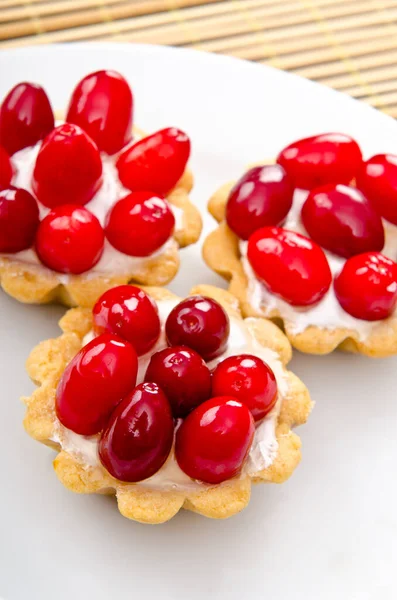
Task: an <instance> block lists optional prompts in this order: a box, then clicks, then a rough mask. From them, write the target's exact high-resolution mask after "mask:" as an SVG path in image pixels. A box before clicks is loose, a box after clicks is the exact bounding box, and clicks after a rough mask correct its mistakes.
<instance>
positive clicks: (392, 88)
mask: <svg viewBox="0 0 397 600" xmlns="http://www.w3.org/2000/svg"><path fill="white" fill-rule="evenodd" d="M371 90H372V92H373V93H374V94H376V95H378V96H379V95H380V94H383V93H385V92H397V81H396V79H394V78H393V79H392V80H391V81H379V82H378V83H372V84H371ZM343 91H344V93H345V94H349V96H353V97H354V98H363V97H364V96H365V93H364V92H363V89H362V88H361V87H360V86H357V85H353V86H350V87H347V88H344V90H343Z"/></svg>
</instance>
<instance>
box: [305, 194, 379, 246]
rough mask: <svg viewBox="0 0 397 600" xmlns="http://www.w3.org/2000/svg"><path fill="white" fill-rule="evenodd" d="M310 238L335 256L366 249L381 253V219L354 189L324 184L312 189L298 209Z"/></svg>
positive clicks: (368, 202)
mask: <svg viewBox="0 0 397 600" xmlns="http://www.w3.org/2000/svg"><path fill="white" fill-rule="evenodd" d="M302 221H303V225H304V226H305V228H306V230H307V232H308V234H309V235H310V237H311V238H312V239H313V240H314V241H315V242H317V243H318V244H320V245H321V246H323V247H324V248H326V249H327V250H330V251H331V252H334V253H335V254H338V255H339V256H343V257H345V258H349V256H353V255H354V254H360V253H362V252H366V251H368V250H382V248H383V245H384V243H385V234H384V230H383V224H382V219H381V218H380V216H379V215H378V213H377V212H376V210H375V208H374V207H373V205H372V204H371V202H370V201H369V200H367V198H366V197H365V196H363V194H362V193H361V192H359V191H358V190H357V189H356V188H352V187H348V186H347V185H342V184H336V185H335V184H333V183H331V184H328V185H325V186H323V187H319V188H316V189H315V190H312V191H311V192H310V194H309V196H308V198H307V200H306V202H305V203H304V205H303V208H302Z"/></svg>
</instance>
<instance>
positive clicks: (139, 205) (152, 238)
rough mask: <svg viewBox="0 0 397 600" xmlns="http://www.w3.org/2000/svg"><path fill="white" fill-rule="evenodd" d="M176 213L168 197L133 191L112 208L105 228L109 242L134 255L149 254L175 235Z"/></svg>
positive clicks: (125, 252) (118, 248) (121, 250)
mask: <svg viewBox="0 0 397 600" xmlns="http://www.w3.org/2000/svg"><path fill="white" fill-rule="evenodd" d="M174 227H175V218H174V215H173V213H172V211H171V209H170V207H169V206H168V202H167V201H166V200H164V198H160V197H159V196H156V195H155V194H154V193H153V192H132V193H131V194H128V196H125V198H122V199H121V200H119V201H118V202H116V204H115V205H114V206H113V207H112V208H111V209H110V211H109V212H108V214H107V217H106V225H105V232H106V237H107V239H108V240H109V242H110V243H111V244H112V246H114V247H115V248H116V249H117V250H119V251H120V252H124V254H129V255H130V256H149V255H150V254H153V252H155V251H156V250H158V249H159V248H161V246H162V245H163V244H165V242H166V241H167V240H168V239H169V238H170V237H171V235H172V232H173V230H174Z"/></svg>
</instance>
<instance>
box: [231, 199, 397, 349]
mask: <svg viewBox="0 0 397 600" xmlns="http://www.w3.org/2000/svg"><path fill="white" fill-rule="evenodd" d="M307 196H308V192H307V191H305V190H296V192H295V194H294V200H293V204H292V208H291V210H290V212H289V213H288V216H287V219H286V221H285V222H284V224H283V225H282V226H283V227H284V228H285V229H291V230H293V231H297V232H299V233H302V234H303V235H306V236H307V235H308V234H307V232H306V230H305V228H304V226H303V223H302V221H301V218H300V214H301V209H302V206H303V204H304V202H305V200H306V198H307ZM383 225H384V228H385V246H384V248H383V250H382V253H383V254H385V255H386V256H388V257H389V258H391V259H393V260H396V259H397V227H396V226H395V225H392V224H391V223H389V222H387V221H385V220H384V221H383ZM247 245H248V243H247V242H246V241H240V253H241V260H242V264H243V268H244V272H245V274H246V276H247V278H248V295H249V302H250V304H251V305H252V307H253V308H254V309H255V310H256V311H257V312H258V313H259V314H262V315H263V316H265V317H267V316H270V315H272V314H274V312H275V311H277V312H278V313H279V314H280V315H281V317H282V318H283V320H284V322H285V323H286V324H288V329H289V331H290V332H291V333H292V334H295V335H297V334H299V333H302V332H303V331H304V330H305V329H306V328H307V327H310V326H311V325H315V326H316V327H319V328H321V329H330V330H333V329H337V328H346V329H351V330H353V331H356V332H357V334H358V336H359V339H360V340H365V339H366V338H367V337H368V336H369V335H370V334H371V332H372V331H373V329H374V328H375V327H376V326H377V325H378V324H379V323H381V322H383V321H364V320H362V319H356V318H355V317H352V316H351V315H349V314H348V313H347V312H346V311H344V310H343V308H342V307H341V305H340V304H339V302H338V300H337V298H336V295H335V292H334V288H333V285H331V287H330V289H329V291H328V292H327V294H326V295H325V296H324V298H322V300H321V301H320V302H318V303H317V304H315V305H314V306H310V307H296V306H292V305H291V304H289V303H288V302H285V301H284V300H283V299H282V298H280V297H279V296H277V295H275V294H273V293H272V292H270V290H269V289H268V288H267V287H266V285H265V284H263V283H262V282H261V281H260V280H259V279H258V278H257V277H256V275H255V273H254V271H253V269H252V267H251V265H250V263H249V261H248V258H247ZM325 254H326V256H327V259H328V262H329V266H330V268H331V271H332V275H333V277H335V276H336V275H337V274H338V273H339V272H340V271H341V269H342V267H343V265H344V263H345V260H346V259H344V258H342V257H340V256H336V255H335V254H332V253H331V252H328V251H326V250H325Z"/></svg>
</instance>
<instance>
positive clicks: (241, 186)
mask: <svg viewBox="0 0 397 600" xmlns="http://www.w3.org/2000/svg"><path fill="white" fill-rule="evenodd" d="M353 184H355V185H353ZM296 189H302V190H308V196H307V199H306V201H305V202H304V204H303V207H302V209H301V213H300V221H301V224H302V226H303V227H304V229H305V230H306V232H307V234H308V237H307V236H305V235H301V234H300V233H297V232H295V231H290V230H288V229H285V228H283V227H282V224H283V222H284V221H285V219H286V217H287V215H288V213H289V211H290V210H291V208H292V205H293V196H294V191H295V190H296ZM382 217H383V219H385V220H387V221H389V222H390V223H391V224H392V225H397V156H394V155H390V154H378V155H376V156H373V157H372V158H370V159H369V160H367V161H366V162H365V161H364V160H363V158H362V153H361V150H360V148H359V146H358V144H357V142H356V141H355V140H354V139H352V138H351V137H349V136H347V135H342V134H339V133H330V134H323V135H317V136H313V137H310V138H306V139H302V140H299V141H297V142H294V143H293V144H290V145H289V146H287V147H286V148H284V149H283V150H282V151H281V152H280V154H279V155H278V157H277V163H276V164H275V165H267V166H258V167H254V168H252V169H250V170H249V171H248V172H247V173H245V175H244V176H243V177H242V178H241V179H240V180H239V181H238V182H237V183H236V185H235V186H234V188H233V189H232V190H231V192H230V195H229V198H228V203H227V207H226V220H227V223H228V225H229V227H230V229H231V230H232V231H233V232H234V233H235V234H236V235H237V236H238V237H239V238H240V239H242V240H248V249H247V255H248V260H249V262H250V264H251V266H252V268H253V270H254V272H255V274H256V276H257V277H258V279H260V280H261V281H262V282H263V283H264V284H265V285H266V286H267V288H268V289H269V290H270V291H271V292H272V293H274V294H277V295H278V296H281V298H282V299H283V300H285V301H286V302H288V303H289V304H291V305H293V306H302V307H304V306H306V307H310V306H313V305H314V304H316V303H318V302H319V301H320V300H321V299H322V298H323V297H324V296H325V294H326V293H327V292H328V290H329V289H330V287H331V285H333V286H334V291H335V295H336V297H337V299H338V301H339V303H340V305H341V306H342V308H343V309H344V310H345V311H346V312H348V313H349V314H350V315H352V316H353V317H356V318H358V319H364V320H368V321H374V320H378V319H385V318H387V317H389V316H390V315H391V314H392V313H393V311H394V309H395V307H396V304H397V265H396V263H395V261H393V260H391V259H390V258H388V257H386V256H384V255H383V254H381V251H382V250H383V248H384V244H385V231H384V225H383V221H382ZM396 235H397V230H396ZM323 249H325V250H327V251H328V252H331V253H333V254H334V255H336V256H338V257H342V258H344V259H346V261H345V263H344V265H343V267H342V269H341V271H340V272H339V273H338V274H337V275H336V277H335V279H334V281H333V277H332V273H331V269H330V266H329V263H328V260H327V257H326V254H325V253H324V251H323Z"/></svg>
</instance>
